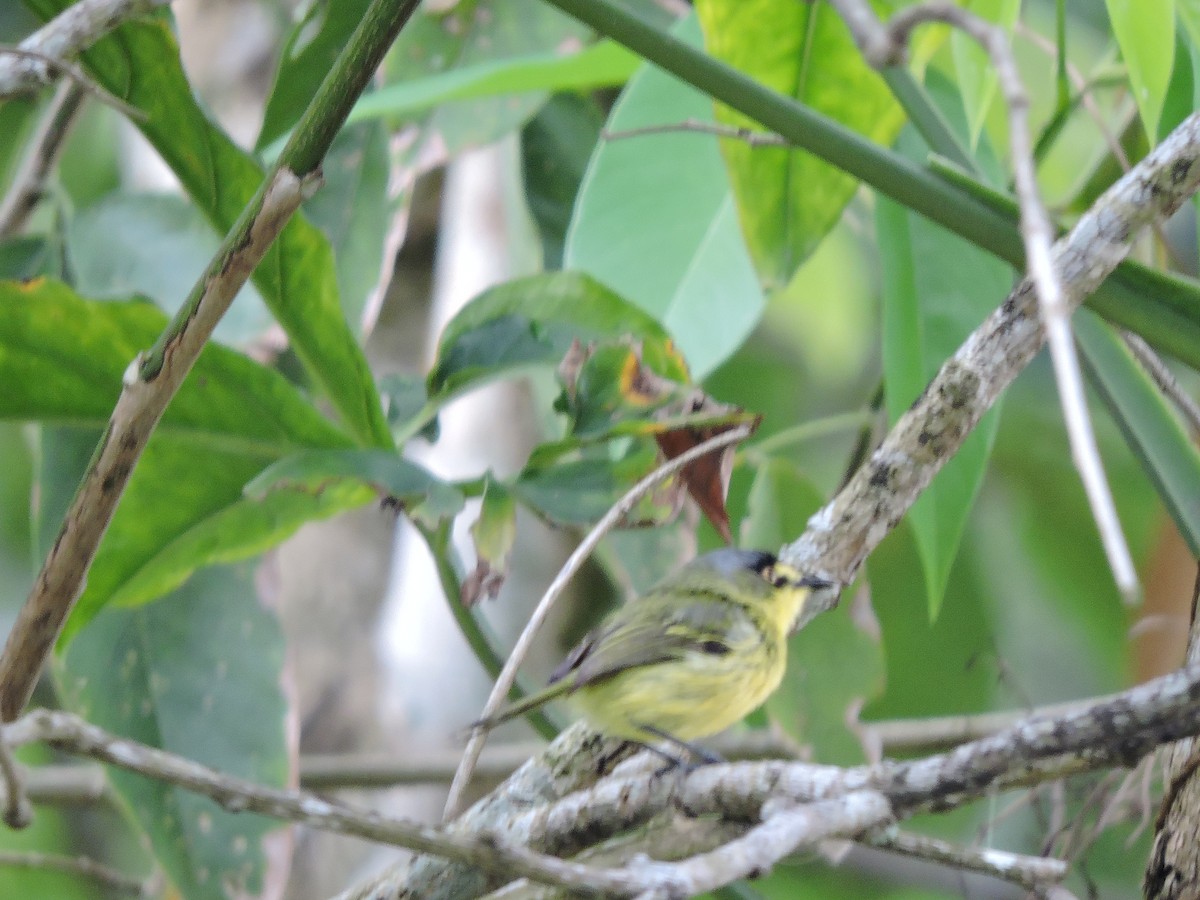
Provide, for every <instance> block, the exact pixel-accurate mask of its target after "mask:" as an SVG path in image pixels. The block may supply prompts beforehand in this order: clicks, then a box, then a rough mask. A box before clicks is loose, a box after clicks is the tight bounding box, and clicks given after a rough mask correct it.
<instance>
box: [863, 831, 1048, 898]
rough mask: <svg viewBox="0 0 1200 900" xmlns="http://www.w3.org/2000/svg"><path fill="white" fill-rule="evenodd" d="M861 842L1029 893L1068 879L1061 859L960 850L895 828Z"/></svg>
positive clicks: (977, 848)
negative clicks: (1005, 883) (976, 874)
mask: <svg viewBox="0 0 1200 900" xmlns="http://www.w3.org/2000/svg"><path fill="white" fill-rule="evenodd" d="M860 841H861V842H862V843H864V844H868V845H869V846H871V847H878V848H880V849H882V850H891V851H892V852H894V853H901V854H903V855H905V856H912V857H915V858H917V859H925V860H929V861H931V862H937V863H941V864H942V865H946V866H951V867H953V868H955V869H962V870H963V871H966V872H980V873H982V874H984V875H991V876H992V877H993V878H999V879H1002V880H1003V881H1008V882H1011V883H1012V884H1015V885H1018V886H1020V887H1023V888H1025V889H1026V890H1028V891H1035V890H1038V889H1039V888H1043V887H1046V886H1047V885H1049V884H1053V883H1055V882H1058V881H1062V880H1063V879H1064V878H1066V877H1067V864H1066V863H1065V862H1063V861H1062V860H1061V859H1051V858H1048V857H1045V856H1025V855H1023V854H1020V853H1009V852H1008V851H1006V850H992V849H989V848H986V847H959V846H957V845H955V844H951V843H949V842H947V841H940V840H938V839H937V838H931V837H926V836H925V835H922V834H911V833H907V832H902V831H898V830H896V829H884V830H881V831H875V832H871V833H870V834H868V835H867V836H866V837H864V838H861V839H860Z"/></svg>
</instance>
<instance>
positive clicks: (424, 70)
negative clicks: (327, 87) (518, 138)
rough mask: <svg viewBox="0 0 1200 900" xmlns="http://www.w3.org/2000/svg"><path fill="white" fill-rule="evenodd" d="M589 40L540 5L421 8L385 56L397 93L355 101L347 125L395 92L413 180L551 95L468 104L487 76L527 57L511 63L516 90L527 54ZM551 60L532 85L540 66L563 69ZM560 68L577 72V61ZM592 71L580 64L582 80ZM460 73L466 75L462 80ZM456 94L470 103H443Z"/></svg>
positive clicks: (537, 0)
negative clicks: (414, 88)
mask: <svg viewBox="0 0 1200 900" xmlns="http://www.w3.org/2000/svg"><path fill="white" fill-rule="evenodd" d="M589 37H590V32H588V30H587V29H586V28H584V27H583V26H582V25H580V24H579V23H578V22H576V21H575V20H574V19H573V18H571V17H569V16H566V15H564V14H563V13H561V12H559V11H558V10H556V9H553V8H552V7H550V6H549V5H548V4H546V3H543V2H542V0H503V2H484V0H459V2H457V3H455V4H454V5H453V7H452V8H450V10H449V11H448V12H433V11H430V10H428V9H422V10H419V11H418V12H417V13H416V14H415V15H414V16H413V17H412V19H411V20H410V21H409V23H408V25H406V26H405V27H404V30H403V31H402V32H400V37H399V38H398V39H397V40H396V44H395V46H394V47H393V48H392V51H391V53H389V54H388V58H387V64H386V66H385V70H386V78H387V82H388V85H395V87H388V86H385V87H384V88H381V89H380V90H379V91H377V92H375V93H374V94H370V95H367V96H364V98H363V99H362V100H361V101H360V103H363V104H366V105H365V106H364V107H363V108H362V109H359V108H356V109H355V110H354V111H353V112H352V113H351V120H352V121H353V120H354V118H353V117H354V116H356V115H362V114H363V112H364V111H369V110H370V105H371V104H374V103H376V102H378V101H376V100H375V99H374V98H375V97H376V96H377V95H378V94H380V93H382V92H385V91H393V90H394V91H396V92H398V93H399V94H400V99H401V100H402V101H403V104H401V103H397V104H396V105H395V107H394V109H393V111H394V112H395V111H398V110H400V109H401V108H402V107H407V109H408V113H407V115H406V116H397V118H401V119H403V120H404V121H405V122H407V123H411V125H412V126H413V127H412V128H411V129H409V130H408V135H407V136H408V137H409V138H410V140H411V144H410V145H409V146H408V148H407V151H406V152H405V153H404V156H403V159H402V167H403V168H405V169H407V173H406V174H407V175H408V176H409V177H410V178H411V177H415V175H416V174H417V173H419V172H422V171H425V170H427V169H429V168H432V167H434V166H437V165H441V164H442V163H444V162H445V161H446V160H447V159H449V158H450V157H451V156H453V155H454V154H456V153H458V152H460V151H461V150H464V149H466V148H468V147H474V146H481V145H483V144H487V143H490V142H492V141H494V140H496V139H497V138H500V137H502V136H503V135H506V134H508V133H509V132H511V131H512V130H513V129H515V128H518V127H520V125H521V124H522V123H524V122H525V121H526V120H527V119H528V118H529V117H530V116H532V115H533V114H534V113H535V112H537V110H538V108H539V107H540V106H541V105H542V104H543V103H544V102H545V101H546V98H547V96H548V89H547V88H543V89H540V90H525V91H522V92H521V93H518V94H511V93H507V92H506V93H502V94H498V95H492V96H486V95H477V96H474V97H473V98H472V97H471V96H470V95H471V93H472V92H473V91H480V90H486V89H487V86H486V84H485V82H486V81H487V79H488V78H489V77H491V76H494V75H497V74H499V73H502V72H503V71H504V70H505V68H506V67H507V66H508V65H509V63H510V62H511V61H513V60H521V59H525V62H524V63H521V62H517V63H516V75H515V76H514V77H515V78H516V79H517V83H518V84H519V83H520V81H521V79H522V77H528V76H522V74H521V70H522V69H523V68H524V67H525V65H526V64H528V63H529V62H530V60H528V57H529V56H530V55H539V54H544V53H545V52H546V48H547V47H562V46H573V45H574V46H577V45H578V42H580V41H582V40H585V39H588V38H589ZM596 52H597V53H600V54H603V53H605V52H613V51H604V50H601V51H596ZM615 52H617V53H619V52H624V51H615ZM555 56H556V57H558V58H556V59H553V60H552V59H549V58H546V57H542V58H541V59H540V60H535V61H533V63H532V65H533V68H532V69H531V70H529V71H531V72H532V74H533V77H534V79H535V80H536V79H545V76H544V74H539V73H538V69H539V68H543V67H546V66H549V67H550V68H551V69H553V68H555V67H557V66H558V65H563V63H562V62H561V56H562V55H561V54H556V55H555ZM565 65H566V66H568V67H569V68H570V67H575V66H577V65H578V61H574V62H570V63H566V64H565ZM592 65H593V64H592V62H591V61H590V59H589V58H585V61H584V66H583V71H584V73H585V74H586V73H587V71H588V70H589V69H590V68H591V66H592ZM459 70H462V71H466V72H467V73H468V74H467V75H459V74H457V72H458V71H459ZM439 76H440V78H444V79H445V80H440V79H439ZM422 82H424V83H426V85H427V87H426V88H424V89H418V90H417V91H416V92H414V93H408V87H407V86H408V85H410V84H420V83H422ZM526 83H528V82H526ZM456 90H460V91H463V92H464V95H465V96H466V97H467V99H459V100H454V101H452V102H442V101H443V100H444V99H446V98H445V97H444V96H443V93H442V92H448V93H449V94H453V93H454V91H456ZM384 96H385V97H386V96H387V95H386V94H384ZM402 174H404V173H402Z"/></svg>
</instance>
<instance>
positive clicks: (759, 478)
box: [741, 459, 883, 764]
mask: <svg viewBox="0 0 1200 900" xmlns="http://www.w3.org/2000/svg"><path fill="white" fill-rule="evenodd" d="M823 502H824V500H823V498H822V496H821V494H820V492H818V491H817V489H816V488H815V487H814V486H813V485H811V484H810V483H809V482H808V481H806V480H805V479H804V478H803V477H802V476H801V475H800V474H799V473H797V472H796V469H795V467H794V466H793V465H791V464H790V463H787V462H785V461H783V460H778V459H776V460H771V461H769V462H767V463H766V464H764V465H762V466H760V467H759V468H758V471H757V472H755V474H754V482H753V483H752V485H751V486H750V496H749V500H748V511H747V515H746V518H745V519H743V520H742V527H741V544H742V546H743V547H756V548H761V549H764V550H769V551H774V550H775V549H776V548H778V547H780V546H781V545H782V544H784V543H786V542H787V541H789V540H792V539H794V538H795V536H796V535H798V534H800V533H802V532H803V531H804V528H805V523H806V522H807V521H808V517H809V516H810V515H812V513H814V512H816V511H817V509H819V508H820V507H821V505H822V503H823ZM845 605H846V606H848V605H849V593H847V599H846V603H845ZM882 689H883V652H882V648H881V647H880V645H879V637H878V635H874V634H869V633H867V632H866V631H864V630H863V629H862V628H860V626H859V625H858V624H857V623H856V622H855V621H854V620H853V618H852V617H851V616H850V615H848V614H847V611H846V610H845V609H841V610H837V611H835V612H833V613H831V614H829V615H823V616H818V617H817V618H815V619H814V620H813V621H812V622H810V623H809V624H808V625H806V626H805V627H804V628H803V629H801V630H800V632H799V633H798V634H796V635H794V636H793V637H792V638H791V640H790V641H789V643H788V670H787V675H785V676H784V680H783V684H781V685H780V687H779V690H778V691H776V692H775V693H774V694H772V695H771V697H770V698H769V699H768V700H767V712H768V713H769V714H770V716H771V719H772V720H773V721H775V722H777V723H778V724H779V725H780V726H781V727H782V728H783V729H784V731H786V732H787V733H788V734H789V735H791V736H792V737H793V738H795V739H796V740H798V741H800V742H802V743H804V744H807V745H810V746H811V747H812V748H813V755H814V756H815V758H816V759H819V760H821V762H824V763H838V764H850V763H855V762H861V761H863V752H862V747H861V745H860V743H859V741H858V738H857V737H855V735H854V734H853V733H851V731H850V730H849V728H847V726H846V723H847V721H849V715H850V712H851V708H852V707H855V706H857V705H860V704H861V703H862V702H864V701H865V700H867V699H868V698H871V697H874V696H877V695H878V694H879V693H880V692H881V691H882Z"/></svg>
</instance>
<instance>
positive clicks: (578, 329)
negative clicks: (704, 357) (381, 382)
mask: <svg viewBox="0 0 1200 900" xmlns="http://www.w3.org/2000/svg"><path fill="white" fill-rule="evenodd" d="M624 335H629V336H631V337H633V338H634V339H635V340H639V341H642V342H643V345H646V344H654V345H657V346H658V347H660V348H662V352H664V353H665V352H667V351H666V344H667V341H668V339H667V336H666V334H665V332H664V331H663V329H662V326H660V325H659V324H658V322H657V321H655V320H654V319H653V318H651V317H650V316H648V315H646V314H645V313H644V312H642V311H641V310H639V309H638V308H637V307H635V306H631V305H630V304H629V303H627V302H626V301H625V300H624V299H623V298H622V297H620V296H619V295H617V294H616V293H614V292H613V291H611V290H609V289H608V288H607V287H605V286H604V285H602V284H600V283H599V282H598V281H596V280H595V279H593V278H591V277H589V276H588V275H585V274H582V273H578V272H554V273H545V274H541V275H532V276H529V277H527V278H518V279H516V280H514V281H508V282H505V283H504V284H501V285H499V286H497V287H494V288H491V289H490V290H487V291H484V292H483V293H482V294H480V295H479V296H478V297H476V298H475V299H474V300H472V301H471V302H470V303H468V304H467V305H466V306H465V307H463V309H462V310H461V311H460V312H459V313H458V315H456V316H455V317H454V318H453V319H451V320H450V321H449V322H448V323H447V325H446V327H445V328H444V329H443V331H442V336H441V339H440V340H439V342H438V357H437V362H436V364H435V365H434V367H433V370H432V371H431V372H430V373H429V381H428V386H429V395H430V397H431V398H433V399H435V400H439V401H444V400H445V399H448V398H449V396H450V395H451V394H454V393H457V392H459V391H462V390H465V389H466V388H468V387H473V386H476V385H478V384H480V383H482V382H484V381H490V380H492V379H494V378H497V377H499V376H500V375H502V374H504V373H506V372H508V371H510V370H511V369H513V368H515V367H517V366H524V365H529V364H533V363H541V364H549V365H558V364H559V363H560V362H562V359H563V357H564V356H565V355H566V353H567V351H568V350H569V349H570V347H571V343H572V342H573V341H575V340H577V339H578V340H580V341H583V342H587V341H590V340H595V339H598V338H604V337H621V336H624Z"/></svg>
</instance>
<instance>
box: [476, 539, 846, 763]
mask: <svg viewBox="0 0 1200 900" xmlns="http://www.w3.org/2000/svg"><path fill="white" fill-rule="evenodd" d="M830 587H832V585H831V584H830V583H829V582H827V581H824V580H823V579H820V578H815V577H813V576H806V575H803V574H801V573H800V572H799V571H798V570H796V569H794V568H793V567H791V566H789V565H787V564H786V563H782V562H780V561H779V560H777V559H776V558H775V557H774V556H773V555H772V554H770V553H765V552H762V551H759V550H734V549H731V548H726V549H722V550H715V551H713V552H712V553H707V554H705V555H704V556H700V557H698V558H696V559H695V560H693V561H692V562H690V563H688V564H687V565H686V566H684V567H683V568H682V569H681V570H680V571H679V572H677V573H675V574H674V575H672V576H670V577H668V578H667V579H665V580H664V581H662V582H660V583H659V584H658V585H657V586H656V587H654V588H653V589H651V590H650V591H649V592H648V593H647V594H645V595H644V596H642V597H641V598H639V599H637V600H634V601H633V602H631V603H628V604H626V605H625V606H622V607H621V608H619V609H617V610H615V611H614V612H612V613H611V614H610V615H609V616H608V617H607V618H606V619H605V620H604V621H603V622H602V623H601V624H600V625H599V626H598V627H597V628H596V629H594V630H593V631H591V632H590V633H589V634H588V635H587V636H586V637H584V638H583V640H582V641H580V642H579V644H578V645H576V646H575V648H574V649H573V650H571V652H570V653H568V654H567V657H566V659H564V660H563V661H562V663H561V664H560V665H559V666H558V668H557V669H556V670H555V671H554V674H552V675H551V676H550V685H549V687H547V688H546V689H545V690H542V691H539V692H538V693H536V694H531V695H530V696H528V697H526V698H524V699H522V700H520V701H518V702H517V703H515V704H513V705H512V706H509V707H507V708H506V709H504V710H501V711H500V712H499V713H497V714H496V715H495V716H493V717H492V718H490V719H485V720H481V721H479V722H476V723H475V725H476V726H477V727H483V728H492V727H495V726H496V725H499V724H501V723H502V722H506V721H508V720H509V719H512V718H515V717H516V716H520V715H522V714H524V713H526V712H528V711H529V710H531V709H534V708H536V707H538V706H541V705H542V704H544V703H546V702H548V701H550V700H554V699H556V698H560V697H562V698H564V699H566V700H567V701H568V702H569V703H570V704H571V705H572V706H574V707H575V708H576V709H577V710H578V711H580V712H581V713H583V715H584V717H585V718H587V720H588V721H589V722H590V723H591V724H592V725H593V726H594V727H596V728H597V729H598V730H599V731H601V732H603V733H605V734H608V735H611V736H614V737H623V738H627V739H630V740H635V741H638V742H640V743H643V744H652V743H653V742H656V741H660V740H666V741H669V742H671V743H673V744H677V745H679V746H681V747H683V748H685V749H687V750H688V751H690V752H692V753H694V754H696V755H698V756H700V757H701V758H703V759H713V758H714V757H713V756H712V755H711V754H708V753H706V752H704V751H703V750H700V749H698V748H696V747H694V746H693V745H691V744H689V743H688V741H691V740H693V739H696V738H703V737H707V736H709V735H713V734H716V733H717V732H719V731H723V730H724V729H726V728H728V727H729V726H730V725H732V724H733V723H734V722H737V721H739V720H741V719H742V718H744V717H745V716H746V715H747V714H748V713H750V712H752V711H753V710H754V709H755V708H757V707H758V706H759V705H760V704H761V703H762V702H763V701H764V700H766V699H767V697H768V696H770V695H771V693H772V692H774V690H775V689H776V688H777V687H779V683H780V681H782V680H783V674H784V670H785V669H786V667H787V638H788V635H789V634H791V633H792V632H793V631H795V630H796V629H797V628H799V627H800V626H801V625H802V624H804V622H806V621H807V620H808V618H809V616H806V615H805V614H804V613H805V604H806V602H807V601H808V599H809V598H810V597H811V596H812V593H813V591H814V590H821V589H827V588H830Z"/></svg>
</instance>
